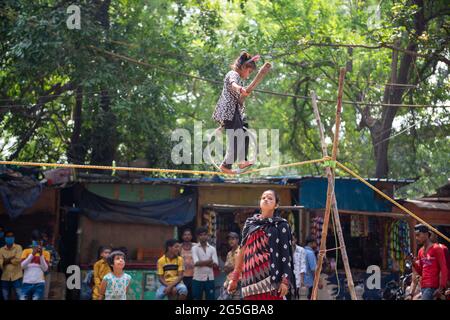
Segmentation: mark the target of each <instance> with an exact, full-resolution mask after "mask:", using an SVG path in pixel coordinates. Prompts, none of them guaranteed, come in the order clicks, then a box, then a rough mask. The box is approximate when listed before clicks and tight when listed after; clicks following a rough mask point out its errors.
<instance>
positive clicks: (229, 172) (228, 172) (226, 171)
mask: <svg viewBox="0 0 450 320" xmlns="http://www.w3.org/2000/svg"><path fill="white" fill-rule="evenodd" d="M220 171H222V172H223V173H226V174H235V172H234V171H233V170H231V169H228V168H227V167H225V166H224V165H221V166H220Z"/></svg>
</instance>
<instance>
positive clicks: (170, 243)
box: [166, 239, 179, 252]
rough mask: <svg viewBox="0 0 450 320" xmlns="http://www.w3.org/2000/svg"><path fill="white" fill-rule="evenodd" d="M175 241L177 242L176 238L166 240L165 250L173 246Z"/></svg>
mask: <svg viewBox="0 0 450 320" xmlns="http://www.w3.org/2000/svg"><path fill="white" fill-rule="evenodd" d="M176 243H179V242H178V240H177V239H169V240H167V241H166V252H167V251H168V250H169V248H171V247H173V246H174V245H175V244H176Z"/></svg>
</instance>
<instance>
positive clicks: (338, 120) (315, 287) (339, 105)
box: [311, 68, 345, 300]
mask: <svg viewBox="0 0 450 320" xmlns="http://www.w3.org/2000/svg"><path fill="white" fill-rule="evenodd" d="M344 77H345V68H341V70H340V72H339V88H338V99H337V107H336V124H335V132H334V142H333V151H332V153H331V154H332V156H331V157H332V160H333V161H336V156H337V149H338V143H339V127H340V124H341V110H342V92H343V89H344ZM330 170H331V168H330ZM333 193H334V183H333V184H331V183H328V188H327V202H326V205H325V216H324V219H323V226H322V236H321V238H320V250H319V258H318V261H317V267H316V272H315V276H314V285H313V291H312V295H311V300H317V293H318V286H319V280H320V273H321V272H322V264H323V258H324V256H325V250H326V242H327V235H328V224H329V222H330V211H331V196H332V195H333Z"/></svg>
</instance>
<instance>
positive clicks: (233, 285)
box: [227, 280, 237, 294]
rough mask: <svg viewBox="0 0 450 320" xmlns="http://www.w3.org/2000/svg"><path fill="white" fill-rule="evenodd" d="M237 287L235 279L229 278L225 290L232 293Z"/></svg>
mask: <svg viewBox="0 0 450 320" xmlns="http://www.w3.org/2000/svg"><path fill="white" fill-rule="evenodd" d="M236 289H237V281H236V280H230V282H229V283H228V288H227V291H228V293H230V294H231V293H233V292H235V291H236Z"/></svg>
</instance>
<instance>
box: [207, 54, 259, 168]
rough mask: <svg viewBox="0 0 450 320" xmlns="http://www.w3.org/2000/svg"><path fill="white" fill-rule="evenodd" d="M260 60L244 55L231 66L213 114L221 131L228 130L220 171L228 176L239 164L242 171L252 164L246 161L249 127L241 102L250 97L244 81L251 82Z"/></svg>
mask: <svg viewBox="0 0 450 320" xmlns="http://www.w3.org/2000/svg"><path fill="white" fill-rule="evenodd" d="M258 60H259V55H256V56H254V57H252V56H251V55H250V54H248V53H247V52H245V51H244V52H242V53H241V54H240V56H239V57H238V58H237V59H236V61H235V62H234V63H233V65H231V68H232V70H231V71H230V72H228V73H227V74H226V76H225V79H224V84H223V90H222V94H221V95H220V98H219V101H218V102H217V105H216V108H215V110H214V114H213V119H214V120H215V121H217V122H218V123H219V124H220V125H221V127H222V129H225V130H226V134H227V150H226V154H225V159H224V160H223V162H222V164H221V165H220V170H221V171H222V172H225V173H229V174H233V173H235V172H234V171H232V170H231V167H232V165H233V163H235V162H236V161H237V162H238V165H239V168H240V169H244V168H246V167H248V166H251V165H252V164H253V163H251V162H249V161H247V153H248V142H249V141H248V137H245V135H244V133H245V131H246V130H247V129H248V124H247V123H246V119H245V113H244V112H245V105H244V103H241V102H240V98H241V96H242V97H244V98H245V97H247V96H248V95H249V93H248V92H247V91H246V90H245V88H244V85H243V80H244V79H248V77H249V76H250V74H251V73H252V72H253V71H254V70H256V61H258ZM239 129H240V130H239ZM237 130H239V131H237ZM243 155H244V157H243Z"/></svg>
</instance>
